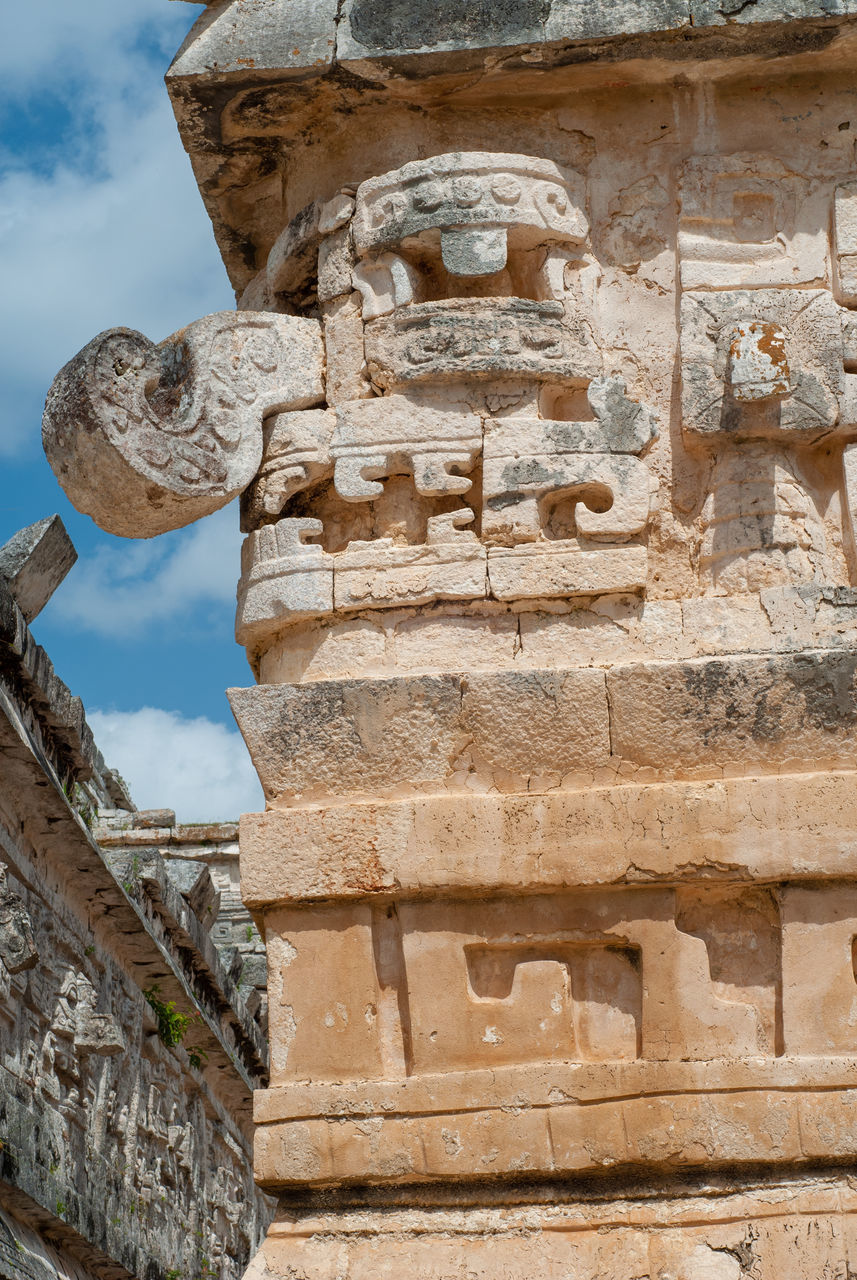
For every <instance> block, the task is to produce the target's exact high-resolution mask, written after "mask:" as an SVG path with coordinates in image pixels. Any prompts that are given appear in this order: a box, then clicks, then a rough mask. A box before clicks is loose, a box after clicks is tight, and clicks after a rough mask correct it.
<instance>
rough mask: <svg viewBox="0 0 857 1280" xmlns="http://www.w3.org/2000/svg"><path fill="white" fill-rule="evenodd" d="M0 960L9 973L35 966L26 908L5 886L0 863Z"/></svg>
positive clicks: (36, 958)
mask: <svg viewBox="0 0 857 1280" xmlns="http://www.w3.org/2000/svg"><path fill="white" fill-rule="evenodd" d="M0 960H2V961H3V964H4V965H5V967H6V969H7V970H8V971H9V973H22V972H23V970H25V969H32V968H33V967H34V966H35V965H36V964H38V960H39V953H38V951H37V950H36V944H35V942H34V940H33V926H32V924H31V923H30V917H29V914H28V913H27V908H26V907H25V906H24V903H23V901H22V899H21V898H19V897H18V895H17V893H12V891H11V889H9V888H7V885H6V868H5V867H4V866H3V865H2V863H0Z"/></svg>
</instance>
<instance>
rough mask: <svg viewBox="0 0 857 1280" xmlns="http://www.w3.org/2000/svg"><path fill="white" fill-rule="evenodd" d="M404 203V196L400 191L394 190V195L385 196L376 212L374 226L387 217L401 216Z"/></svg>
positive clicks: (403, 210)
mask: <svg viewBox="0 0 857 1280" xmlns="http://www.w3.org/2000/svg"><path fill="white" fill-rule="evenodd" d="M405 204H406V202H405V197H404V196H403V195H402V194H401V192H396V193H395V194H394V195H391V196H387V198H386V200H385V201H384V202H383V204H382V205H381V208H380V210H378V211H377V212H376V215H375V224H376V226H380V224H381V223H382V222H384V221H385V219H387V218H401V216H402V214H403V213H404V212H405Z"/></svg>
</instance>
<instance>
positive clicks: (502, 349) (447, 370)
mask: <svg viewBox="0 0 857 1280" xmlns="http://www.w3.org/2000/svg"><path fill="white" fill-rule="evenodd" d="M366 362H367V365H368V367H369V374H370V376H371V378H372V381H373V383H375V384H376V385H377V386H378V387H380V388H382V389H383V390H401V389H402V388H405V387H408V386H413V385H417V384H421V383H450V382H457V381H460V380H462V379H464V380H465V381H467V380H471V379H475V380H477V381H479V380H484V379H487V378H491V379H498V378H504V377H506V378H510V377H514V376H515V375H517V376H518V377H519V379H521V380H522V381H523V380H524V379H532V380H534V381H536V382H550V383H551V384H554V385H556V384H558V385H560V386H566V385H568V386H581V385H583V384H585V383H586V382H588V381H589V380H590V379H591V378H594V377H597V376H598V375H599V374H600V373H601V367H602V360H601V353H600V352H599V350H598V347H597V345H596V343H595V340H594V337H593V336H592V333H591V330H590V329H589V328H588V326H587V325H586V323H585V321H584V322H578V323H576V324H575V325H571V324H569V322H568V321H567V320H566V318H565V314H564V312H563V307H562V304H561V303H560V302H554V301H548V302H533V301H530V300H528V299H521V298H513V299H502V300H495V301H494V302H493V304H492V305H491V306H486V305H485V303H484V301H482V300H481V299H470V298H453V299H450V300H447V301H443V302H424V303H420V304H415V305H414V306H411V307H404V308H402V309H401V310H399V311H397V312H395V313H394V314H393V315H392V316H389V317H385V318H383V319H380V320H372V321H370V322H369V323H368V324H367V325H366Z"/></svg>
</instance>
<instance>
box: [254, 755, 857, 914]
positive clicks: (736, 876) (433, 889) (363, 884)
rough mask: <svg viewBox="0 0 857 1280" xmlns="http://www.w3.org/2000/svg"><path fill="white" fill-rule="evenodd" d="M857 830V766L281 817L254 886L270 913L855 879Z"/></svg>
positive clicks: (258, 848) (268, 829)
mask: <svg viewBox="0 0 857 1280" xmlns="http://www.w3.org/2000/svg"><path fill="white" fill-rule="evenodd" d="M853 822H854V775H853V773H851V772H847V771H843V772H837V773H830V774H812V773H805V774H784V775H773V776H768V777H749V778H733V779H729V780H725V781H724V780H717V781H692V782H690V781H688V782H670V783H649V784H640V783H638V784H635V785H629V784H626V785H622V786H615V785H614V786H601V787H590V788H584V789H582V790H570V791H559V790H558V791H554V792H551V793H550V794H546V793H540V794H539V793H536V794H530V795H529V796H521V795H507V796H501V797H496V796H491V795H488V794H484V795H476V796H472V795H458V796H430V797H424V798H418V799H411V800H400V801H396V802H394V803H392V804H375V805H372V804H368V805H367V804H364V803H360V804H355V805H347V804H346V805H341V806H338V807H336V808H335V809H333V808H331V809H327V810H325V811H323V812H322V813H321V814H319V813H318V811H317V810H314V809H281V810H277V809H272V810H270V811H269V812H267V813H264V814H247V815H245V816H244V817H243V818H242V821H241V849H242V854H241V860H242V867H241V890H242V893H243V895H244V898H245V900H246V902H247V903H248V904H249V905H250V906H252V907H254V908H256V909H260V908H262V907H264V906H266V905H268V904H272V903H277V902H307V903H309V902H313V901H315V900H317V899H335V898H361V897H362V896H363V895H365V894H367V893H370V892H389V891H391V890H392V889H393V888H394V887H395V888H397V889H398V890H399V891H400V892H401V893H402V894H404V895H407V896H408V897H410V898H414V897H424V896H428V897H431V896H432V895H435V894H443V895H444V896H446V895H448V894H450V893H455V892H459V893H461V894H468V893H470V892H471V891H473V890H476V889H479V888H482V889H484V890H485V891H486V892H490V893H502V892H507V893H512V894H519V893H522V892H523V891H524V890H525V889H527V888H535V889H542V890H555V889H559V888H563V887H571V886H574V885H615V884H621V883H623V882H624V883H643V884H645V883H651V882H660V883H664V884H668V883H674V882H680V883H693V882H694V881H695V880H701V881H703V882H704V883H712V882H719V883H723V884H730V883H733V884H742V883H747V882H751V883H752V882H754V881H756V882H760V883H765V882H768V881H776V880H780V879H784V878H785V877H786V876H789V875H790V876H791V877H792V878H793V879H800V880H809V881H820V880H823V879H824V878H825V877H833V878H835V879H841V880H849V879H850V878H851V877H852V876H853V875H854V874H855V869H857V864H855V853H854V846H853V841H852V838H851V829H852V824H853ZM617 831H618V832H621V833H622V838H621V839H618V840H617V839H616V837H615V834H614V833H615V832H617Z"/></svg>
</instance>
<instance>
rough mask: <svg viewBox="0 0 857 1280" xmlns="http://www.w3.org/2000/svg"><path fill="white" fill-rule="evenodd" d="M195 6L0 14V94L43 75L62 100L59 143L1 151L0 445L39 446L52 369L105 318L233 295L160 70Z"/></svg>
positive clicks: (2, 101) (208, 307) (154, 1)
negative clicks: (1, 321) (2, 308)
mask: <svg viewBox="0 0 857 1280" xmlns="http://www.w3.org/2000/svg"><path fill="white" fill-rule="evenodd" d="M196 12H197V10H196V9H195V8H194V7H192V6H186V5H180V4H172V3H169V0H134V3H133V4H129V3H128V0H86V2H85V3H82V4H81V3H78V4H70V3H68V0H50V2H49V3H40V4H29V5H23V4H19V5H14V6H12V9H11V12H10V15H9V21H8V22H7V21H6V19H5V15H4V41H3V42H2V45H0V49H2V52H0V85H2V88H0V106H3V105H6V106H8V101H9V97H10V94H12V93H13V92H15V91H17V93H18V94H19V96H20V100H21V101H22V102H23V103H24V104H26V102H27V94H28V92H29V91H30V90H33V91H35V90H36V88H38V89H40V90H41V89H43V87H44V85H45V84H49V85H50V88H51V90H52V91H53V92H54V94H55V95H56V99H57V102H65V104H66V108H67V110H68V112H69V113H70V115H69V119H68V120H66V121H65V123H64V124H63V127H62V135H61V141H62V145H61V146H59V147H58V146H56V144H54V146H53V147H51V146H49V145H44V146H43V147H42V149H41V150H38V149H37V150H35V151H33V152H32V154H29V155H28V156H27V159H26V161H22V160H21V159H20V157H19V158H15V157H14V156H12V155H11V153H10V151H9V150H8V149H7V152H6V153H5V155H2V156H0V161H3V165H2V172H0V278H2V279H3V287H4V293H5V295H6V298H7V300H8V302H7V308H6V324H5V325H4V335H3V343H2V344H0V384H2V385H3V387H4V397H3V402H2V403H3V408H2V410H0V453H6V454H12V453H15V452H18V451H20V450H22V449H24V448H27V447H30V448H34V447H36V443H37V440H38V429H39V421H38V418H39V414H40V409H41V403H42V402H43V400H44V396H45V393H46V392H47V388H48V386H49V385H50V381H51V379H52V377H53V376H54V374H55V373H56V372H57V370H58V369H59V368H60V367H61V366H62V365H63V364H64V363H65V362H66V361H67V360H68V359H70V357H71V356H73V355H74V354H75V352H76V351H78V350H79V349H80V348H81V347H82V346H84V345H85V344H86V343H87V342H88V341H89V340H90V338H92V337H94V336H95V335H96V334H97V333H99V332H101V331H102V330H103V329H106V328H111V327H113V326H115V325H127V326H128V327H130V328H135V329H140V330H142V332H144V333H145V334H147V336H148V337H150V338H152V340H153V341H160V340H161V339H162V338H165V337H166V336H167V335H168V334H170V333H171V332H174V331H175V330H176V329H179V328H181V327H182V326H183V325H185V324H187V323H188V322H189V321H191V320H194V319H197V318H198V317H199V316H201V315H205V314H207V313H209V312H211V311H217V310H221V309H225V308H230V307H232V306H234V296H233V294H232V291H231V289H230V287H229V284H228V281H227V278H226V274H225V271H224V269H223V266H222V264H221V262H220V256H219V253H218V251H217V248H216V245H215V242H214V237H213V233H212V230H211V225H210V223H209V220H208V216H207V214H206V213H205V209H204V206H203V204H202V200H201V199H200V196H199V193H198V191H197V187H196V182H195V180H194V177H193V173H192V171H191V166H190V161H189V160H188V158H187V156H186V154H185V152H184V150H183V148H182V146H181V142H180V139H179V136H178V132H177V130H176V125H175V121H174V119H173V115H172V110H171V107H170V104H169V100H168V97H167V92H166V89H165V88H164V85H163V83H162V80H161V76H162V74H163V71H164V69H165V67H166V64H167V61H168V55H167V50H169V51H170V52H173V51H174V50H175V49H176V48H177V46H178V44H179V43H180V41H181V37H182V35H183V33H184V31H185V30H186V29H187V27H188V25H189V21H190V18H191V17H193V16H195V14H196ZM10 24H11V26H12V31H11V32H9V30H8V28H9V26H10ZM12 62H14V67H12V66H11V65H10V64H11V63H12ZM50 66H54V67H55V70H54V72H53V73H51V72H50V71H49V67H50ZM59 114H60V115H61V113H59ZM22 116H24V117H25V116H26V110H24V111H22ZM4 123H5V126H6V128H5V131H6V133H7V134H8V135H9V136H10V138H12V137H13V136H14V133H15V127H14V120H13V119H12V118H11V113H8V114H7V116H6V119H5V121H4Z"/></svg>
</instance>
